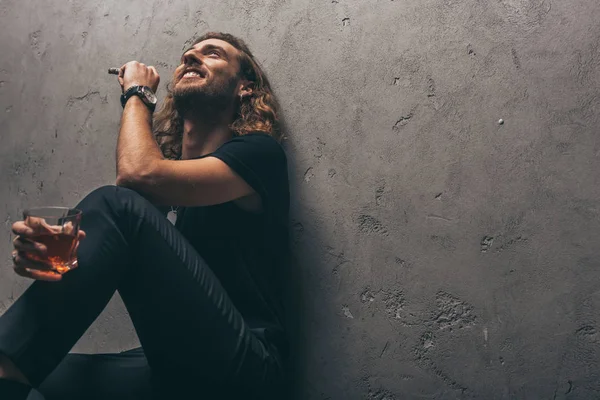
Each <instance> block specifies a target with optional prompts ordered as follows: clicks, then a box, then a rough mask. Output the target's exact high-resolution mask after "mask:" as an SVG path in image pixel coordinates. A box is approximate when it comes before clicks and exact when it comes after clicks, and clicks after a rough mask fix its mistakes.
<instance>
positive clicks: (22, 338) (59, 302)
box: [0, 186, 280, 396]
mask: <svg viewBox="0 0 600 400" xmlns="http://www.w3.org/2000/svg"><path fill="white" fill-rule="evenodd" d="M78 208H80V209H82V210H83V213H84V216H83V221H82V228H83V229H84V230H85V231H86V232H87V234H88V236H87V238H86V239H85V240H84V241H83V242H82V243H81V245H80V247H79V254H78V258H79V268H77V269H76V270H74V271H71V272H69V273H68V274H66V275H65V276H64V277H63V280H62V281H60V282H35V283H34V284H33V285H32V286H31V287H30V288H29V289H28V290H27V291H26V293H25V294H24V295H23V296H22V297H21V298H19V300H17V302H16V303H15V304H14V305H13V307H11V308H10V309H9V310H8V311H7V312H6V313H5V315H4V316H2V318H1V319H0V352H2V353H4V354H6V355H7V356H9V358H10V359H11V360H13V361H14V362H15V364H16V365H17V366H18V367H19V369H20V370H21V371H22V372H23V373H24V374H25V376H26V377H27V378H28V379H29V381H30V382H32V384H33V385H34V386H38V385H39V384H40V383H41V382H42V381H43V380H44V379H45V377H46V376H47V375H48V374H49V373H50V372H51V371H52V370H53V369H54V368H55V367H56V366H57V365H58V363H59V362H60V360H62V358H63V357H64V356H65V355H66V354H67V352H68V351H69V350H70V348H71V347H72V346H73V345H74V344H75V342H76V341H77V340H78V339H79V337H80V336H81V335H82V334H83V333H84V332H85V330H86V329H87V327H88V326H89V325H90V324H91V323H92V322H93V321H94V319H95V318H96V317H97V316H98V314H99V313H100V312H101V311H102V309H103V308H104V307H105V305H106V303H107V302H108V300H109V299H110V297H111V296H112V294H113V293H114V291H115V290H116V289H117V288H118V289H119V291H120V293H121V296H122V298H123V300H124V302H125V305H126V307H127V309H128V311H129V313H130V316H131V318H132V321H133V323H134V326H135V328H136V331H137V333H138V336H139V338H140V341H141V343H142V346H143V347H144V351H145V353H146V356H147V358H148V362H149V365H150V367H151V368H152V371H153V374H154V375H155V376H156V377H157V378H159V382H160V383H161V384H160V385H159V387H160V388H166V390H168V392H169V393H172V392H173V390H175V388H177V389H180V390H181V391H185V390H188V389H189V387H190V386H191V387H193V386H194V385H197V383H198V382H204V383H205V384H206V386H203V387H202V391H203V392H206V390H208V388H209V387H212V388H214V390H215V391H219V392H221V391H222V390H224V389H225V388H231V387H237V388H241V389H242V390H244V392H245V393H246V394H248V395H252V394H253V393H256V394H257V396H258V395H259V393H261V392H262V391H264V390H266V388H268V387H270V386H272V385H273V384H275V382H276V381H278V380H279V374H280V364H279V360H278V357H277V355H276V351H275V349H274V347H272V346H270V345H269V344H266V343H263V342H261V341H260V340H258V339H257V338H256V337H255V336H254V335H252V333H250V331H249V330H248V327H247V325H246V324H245V322H244V320H243V319H242V317H241V315H240V314H239V312H238V311H237V310H236V309H235V307H234V306H233V304H232V303H231V301H230V300H229V297H228V296H227V294H226V293H225V291H224V290H223V288H222V287H221V285H220V283H219V282H218V280H217V279H216V278H215V276H214V274H213V273H212V271H211V270H210V268H209V267H208V266H207V265H206V263H205V262H204V260H203V259H202V258H201V257H200V256H199V255H198V253H197V252H196V251H195V250H194V249H193V247H192V246H191V245H190V244H189V243H188V242H187V241H186V240H185V238H183V237H182V236H181V234H180V233H179V232H178V231H177V230H176V229H175V228H174V227H173V226H172V225H171V224H170V223H169V222H168V221H167V220H166V219H165V218H164V216H163V215H162V214H161V213H160V212H159V211H158V210H157V209H156V208H155V207H153V206H152V205H151V204H150V203H149V202H148V201H147V200H145V199H144V198H143V197H141V196H140V195H138V194H137V193H135V192H134V191H131V190H128V189H124V188H119V187H114V186H107V187H103V188H100V189H98V190H96V191H94V192H92V193H91V194H90V195H88V196H87V197H86V198H85V199H84V200H83V201H82V202H81V203H80V204H79V205H78ZM174 382H176V383H177V384H174Z"/></svg>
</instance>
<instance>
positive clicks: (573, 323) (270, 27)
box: [0, 0, 600, 400]
mask: <svg viewBox="0 0 600 400" xmlns="http://www.w3.org/2000/svg"><path fill="white" fill-rule="evenodd" d="M598 21H600V3H598V1H597V0H569V1H558V0H489V1H478V0H368V1H367V0H319V1H315V0H288V1H286V0H244V1H233V0H224V1H219V2H216V1H183V0H169V1H166V0H162V1H157V0H156V1H141V0H136V1H128V2H123V1H113V0H111V1H103V2H92V1H81V0H79V1H77V0H72V1H58V0H51V1H43V2H42V1H32V0H21V1H16V0H3V1H1V2H0V22H1V25H2V28H1V29H2V35H0V50H1V54H2V55H1V57H0V96H1V97H0V132H1V134H2V144H3V145H2V146H0V167H1V170H2V174H1V176H0V208H1V210H2V211H1V213H2V215H1V218H2V220H3V222H4V225H3V226H4V229H2V230H0V243H2V246H1V247H0V257H1V260H2V264H3V265H5V266H8V265H9V264H10V248H11V239H12V237H11V234H10V231H9V228H10V225H11V223H12V222H13V221H15V220H17V219H20V214H21V212H22V210H23V208H25V207H27V206H33V205H42V204H69V205H72V204H75V203H76V202H77V201H78V200H79V199H81V198H82V197H83V196H84V195H85V194H86V193H87V192H89V191H90V190H91V189H93V188H94V187H96V186H98V185H102V184H109V183H112V182H113V180H114V175H115V170H114V150H115V145H116V137H117V133H118V126H119V118H120V111H121V107H120V104H119V99H118V96H119V94H120V89H119V86H118V84H117V82H116V79H115V77H114V76H108V75H107V74H106V69H107V68H108V67H112V66H120V65H122V64H124V63H125V62H127V61H130V60H132V59H136V60H139V61H141V62H144V63H146V64H152V65H155V66H156V67H157V68H158V70H159V72H160V73H161V75H162V77H163V79H162V83H161V89H160V92H161V93H162V94H164V85H165V84H166V83H167V82H168V80H169V76H170V74H171V71H172V70H173V69H174V67H175V66H176V64H177V62H178V59H179V56H180V54H181V52H182V49H183V47H184V45H185V44H188V43H189V42H190V41H191V40H193V38H194V37H195V36H196V35H198V34H201V33H203V32H205V31H206V30H220V31H226V32H230V33H233V34H236V35H239V36H241V37H243V38H245V39H246V40H247V41H248V43H249V44H250V46H251V48H252V49H253V51H254V53H255V54H256V56H257V58H258V59H259V61H260V62H261V63H262V65H263V66H264V68H265V70H266V72H267V73H268V75H269V77H270V79H271V81H272V82H273V85H274V87H275V89H276V93H277V94H278V96H279V98H280V102H281V104H282V107H283V110H284V114H283V117H284V120H285V124H286V127H287V128H286V133H287V135H288V136H289V140H288V141H287V142H286V148H287V150H288V154H289V156H290V167H291V169H290V177H291V181H292V193H293V215H292V217H293V221H292V224H293V231H294V232H293V233H294V234H293V245H294V252H295V255H296V257H295V262H294V266H293V267H294V268H293V270H292V272H291V275H290V282H289V291H288V293H289V295H290V296H289V297H290V299H291V301H290V321H289V325H290V327H291V329H292V332H293V335H294V341H295V343H296V344H297V347H296V349H297V350H296V360H295V364H294V365H295V383H296V386H295V388H294V390H293V391H294V392H295V393H296V396H295V397H296V399H298V400H326V399H330V400H358V399H365V400H392V399H396V400H398V399H413V398H414V399H597V398H600V371H599V370H598V365H599V364H600V325H599V324H600V317H599V316H598V308H599V307H600V280H599V279H600V269H599V268H598V267H599V266H600V247H599V239H600V222H599V217H600V186H599V184H600V177H599V176H600V175H599V171H600V140H599V138H598V134H599V128H598V127H599V126H600V45H599V43H600V24H599V23H598ZM499 119H503V120H504V124H499V123H498V120H499ZM29 283H30V282H29V281H28V280H25V279H23V278H19V277H17V276H15V275H14V274H13V273H12V271H11V269H10V268H3V269H2V270H1V271H0V307H1V309H0V312H2V311H3V310H4V309H6V307H8V306H10V304H11V303H12V302H13V301H14V299H15V298H16V297H18V296H19V295H20V293H22V291H23V290H24V289H25V288H26V287H27V285H29ZM136 344H137V339H136V336H135V332H134V330H133V328H132V326H131V323H130V322H129V320H128V318H127V314H126V312H125V311H124V308H123V306H122V304H121V303H120V301H118V298H115V300H114V301H113V302H112V303H111V305H110V307H108V308H107V310H106V311H105V312H104V313H103V314H102V316H101V317H100V318H99V320H98V321H97V322H96V323H95V324H94V325H93V326H92V327H91V328H90V329H89V330H88V332H87V333H86V334H85V336H84V337H83V338H82V339H81V341H80V342H79V343H78V344H77V346H76V348H75V350H78V351H86V352H87V351H90V352H95V351H116V350H121V349H125V348H129V347H131V346H135V345H136Z"/></svg>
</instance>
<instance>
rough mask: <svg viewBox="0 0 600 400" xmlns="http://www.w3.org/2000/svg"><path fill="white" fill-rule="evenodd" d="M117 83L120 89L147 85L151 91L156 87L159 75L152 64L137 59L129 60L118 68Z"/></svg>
mask: <svg viewBox="0 0 600 400" xmlns="http://www.w3.org/2000/svg"><path fill="white" fill-rule="evenodd" d="M118 79H119V84H120V85H121V89H122V90H127V89H128V88H130V87H131V86H134V85H140V86H149V87H150V88H151V89H152V90H153V91H156V89H157V88H158V83H159V82H160V76H159V75H158V71H157V70H156V68H155V67H154V66H151V65H146V64H144V63H141V62H138V61H130V62H128V63H127V64H124V65H123V66H122V67H121V68H120V69H119V75H118Z"/></svg>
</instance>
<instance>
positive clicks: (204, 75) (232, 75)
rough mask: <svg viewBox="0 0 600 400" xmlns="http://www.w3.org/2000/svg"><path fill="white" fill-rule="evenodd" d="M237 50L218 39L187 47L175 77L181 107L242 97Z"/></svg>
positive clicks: (222, 104) (217, 104) (223, 104)
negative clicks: (240, 93) (240, 95)
mask: <svg viewBox="0 0 600 400" xmlns="http://www.w3.org/2000/svg"><path fill="white" fill-rule="evenodd" d="M238 54H239V52H238V50H237V49H236V48H235V47H233V46H232V45H230V44H229V43H227V42H225V41H223V40H219V39H208V40H204V41H202V42H200V43H198V44H196V45H194V46H193V47H191V48H190V49H188V50H186V51H185V52H184V53H183V55H182V57H181V63H180V65H179V67H177V69H176V70H175V74H174V77H173V99H174V101H175V107H176V108H177V109H178V110H189V109H194V108H195V109H198V108H200V107H207V106H209V107H211V108H215V107H219V108H225V107H227V106H229V105H230V104H231V103H232V101H234V100H235V98H237V97H239V90H240V88H241V87H242V86H243V82H242V81H241V80H240V78H239V76H238V71H239V68H240V66H239V61H238Z"/></svg>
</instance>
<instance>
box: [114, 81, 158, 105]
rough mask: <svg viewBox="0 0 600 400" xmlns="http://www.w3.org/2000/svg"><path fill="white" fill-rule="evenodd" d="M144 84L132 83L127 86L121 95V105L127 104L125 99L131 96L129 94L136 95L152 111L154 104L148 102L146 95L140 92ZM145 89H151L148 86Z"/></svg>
mask: <svg viewBox="0 0 600 400" xmlns="http://www.w3.org/2000/svg"><path fill="white" fill-rule="evenodd" d="M143 87H144V86H140V85H133V86H131V87H130V88H128V89H127V90H126V91H125V92H124V93H123V94H122V95H121V106H123V108H125V104H127V100H129V99H130V98H131V96H138V97H139V98H141V99H142V101H143V102H144V104H145V105H146V106H147V107H148V108H149V109H150V110H151V111H154V109H155V107H156V104H151V103H148V101H147V100H146V97H145V96H144V94H143V93H142V91H141V89H142V88H143ZM146 89H147V90H152V89H150V88H149V87H147V88H146Z"/></svg>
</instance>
